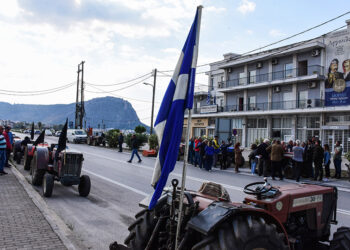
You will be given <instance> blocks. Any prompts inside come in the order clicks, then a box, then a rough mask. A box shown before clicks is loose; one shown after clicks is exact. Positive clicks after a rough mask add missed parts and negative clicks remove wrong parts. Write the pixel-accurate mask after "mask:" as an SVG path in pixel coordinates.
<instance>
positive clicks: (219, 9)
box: [204, 6, 226, 13]
mask: <svg viewBox="0 0 350 250" xmlns="http://www.w3.org/2000/svg"><path fill="white" fill-rule="evenodd" d="M204 11H208V12H214V13H222V12H225V11H226V8H223V7H215V6H208V7H205V8H204Z"/></svg>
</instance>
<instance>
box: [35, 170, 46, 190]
mask: <svg viewBox="0 0 350 250" xmlns="http://www.w3.org/2000/svg"><path fill="white" fill-rule="evenodd" d="M44 175H45V170H43V169H33V170H32V184H33V185H34V186H41V185H42V184H43V177H44Z"/></svg>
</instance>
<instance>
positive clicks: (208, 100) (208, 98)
mask: <svg viewBox="0 0 350 250" xmlns="http://www.w3.org/2000/svg"><path fill="white" fill-rule="evenodd" d="M207 104H208V105H209V104H210V91H209V90H208V95H207Z"/></svg>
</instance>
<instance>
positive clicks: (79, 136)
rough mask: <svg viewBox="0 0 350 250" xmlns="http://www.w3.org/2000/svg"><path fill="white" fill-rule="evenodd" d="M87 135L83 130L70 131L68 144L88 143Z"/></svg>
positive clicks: (68, 132)
mask: <svg viewBox="0 0 350 250" xmlns="http://www.w3.org/2000/svg"><path fill="white" fill-rule="evenodd" d="M86 141H87V134H86V132H85V131H84V130H82V129H68V131H67V142H73V143H86Z"/></svg>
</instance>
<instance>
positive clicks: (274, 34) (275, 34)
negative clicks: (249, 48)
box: [269, 29, 285, 37]
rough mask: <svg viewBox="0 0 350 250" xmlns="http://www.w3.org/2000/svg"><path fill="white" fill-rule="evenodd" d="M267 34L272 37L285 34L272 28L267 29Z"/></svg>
mask: <svg viewBox="0 0 350 250" xmlns="http://www.w3.org/2000/svg"><path fill="white" fill-rule="evenodd" d="M269 35H270V36H272V37H281V36H284V35H285V34H284V33H283V32H282V31H280V30H277V29H272V30H270V31H269Z"/></svg>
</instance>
